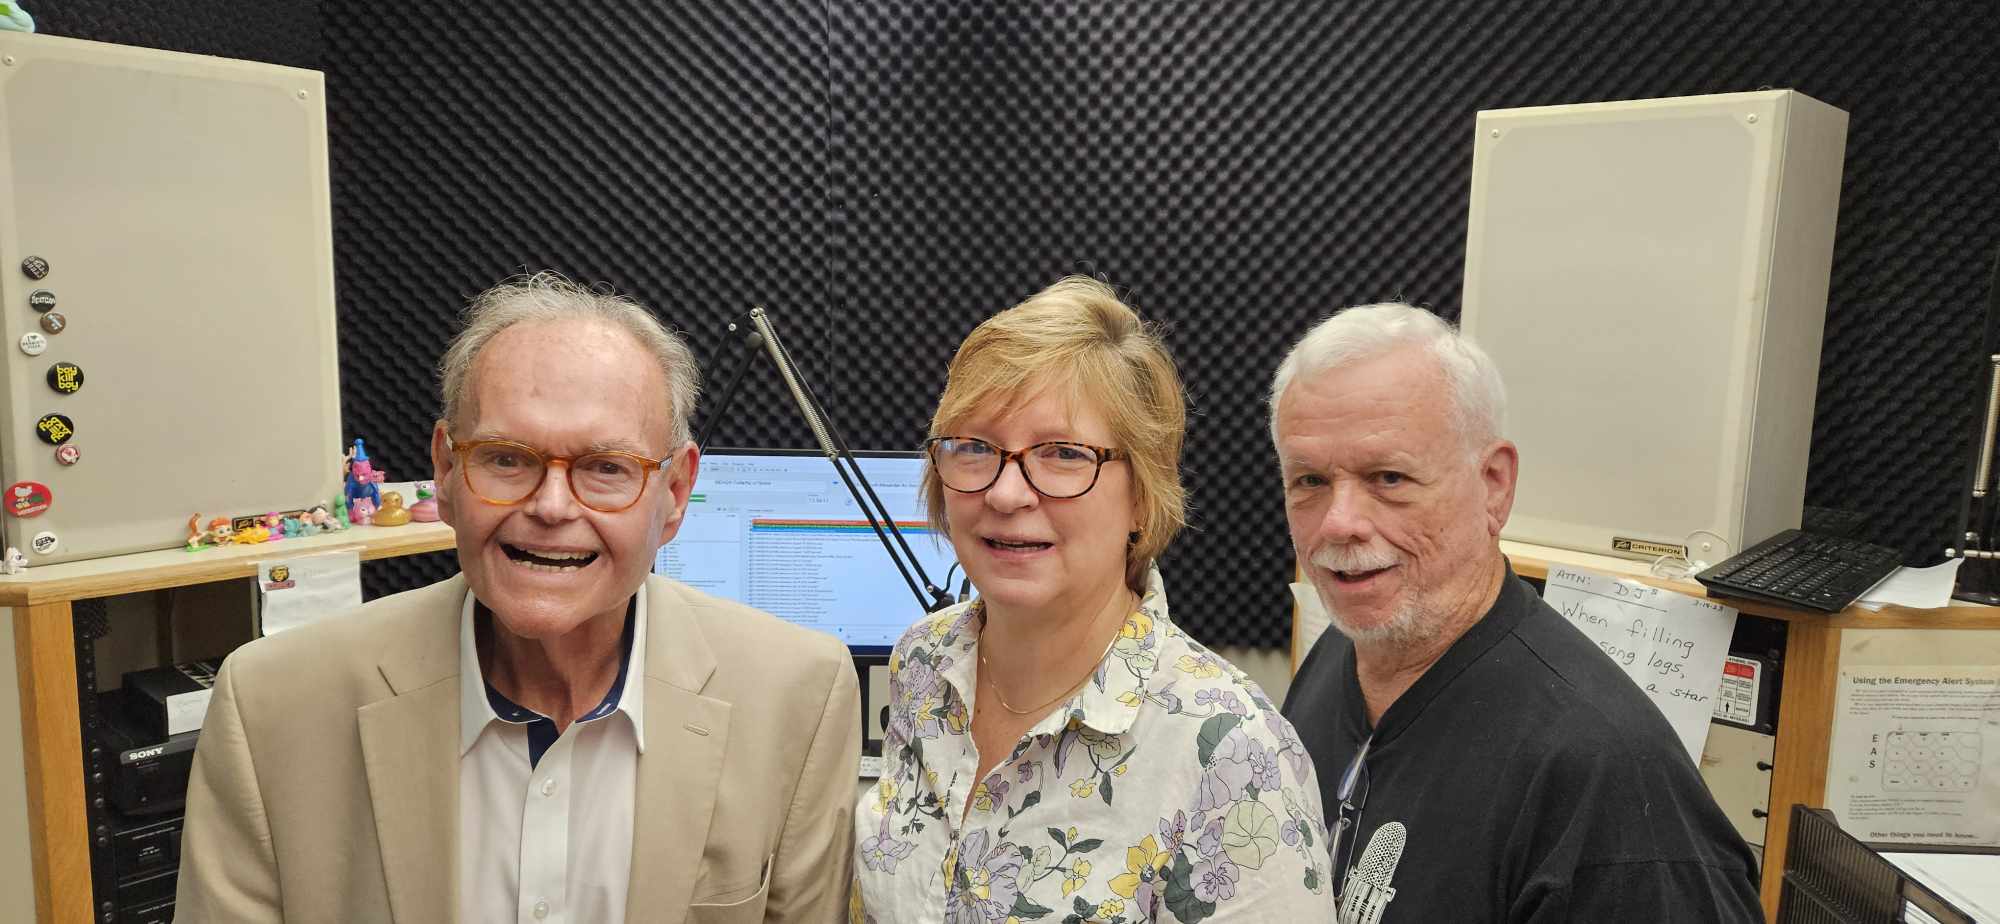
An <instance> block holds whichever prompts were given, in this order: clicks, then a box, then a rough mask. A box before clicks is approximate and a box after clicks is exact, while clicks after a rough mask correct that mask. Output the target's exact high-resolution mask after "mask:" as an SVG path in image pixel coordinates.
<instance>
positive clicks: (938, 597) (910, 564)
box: [697, 307, 952, 613]
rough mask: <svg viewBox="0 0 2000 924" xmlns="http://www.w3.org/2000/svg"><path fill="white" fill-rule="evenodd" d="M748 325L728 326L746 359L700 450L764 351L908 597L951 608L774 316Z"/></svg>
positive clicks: (758, 314) (931, 609)
mask: <svg viewBox="0 0 2000 924" xmlns="http://www.w3.org/2000/svg"><path fill="white" fill-rule="evenodd" d="M749 320H750V328H749V329H747V330H746V329H744V328H742V327H741V326H740V325H738V324H737V323H736V322H734V321H732V322H730V324H729V330H730V332H731V333H736V334H739V335H740V336H741V337H742V340H743V344H744V346H745V348H746V349H745V352H744V355H743V358H742V360H741V361H739V362H738V363H737V366H736V368H735V370H734V371H733V372H732V373H731V375H730V377H729V379H728V381H727V383H726V384H725V385H724V386H723V390H722V395H721V398H720V400H719V401H718V403H717V405H716V408H715V410H714V411H713V412H711V413H710V415H709V418H708V421H707V423H706V424H705V425H704V426H703V427H702V430H701V436H700V439H699V440H698V441H697V445H698V446H699V447H700V448H701V449H703V450H706V449H707V448H708V441H709V438H710V437H712V436H714V434H715V427H716V424H717V423H718V422H719V421H721V420H722V417H723V414H724V413H725V412H727V411H728V409H729V405H730V403H731V402H732V401H733V400H735V397H736V390H737V388H738V387H739V386H740V385H741V384H742V382H743V375H744V373H745V372H746V371H747V370H748V369H749V366H750V363H751V362H753V361H754V356H755V354H756V353H758V352H760V348H761V352H763V353H764V354H765V355H766V356H768V357H769V358H770V360H771V365H772V366H773V367H775V368H776V369H777V371H778V377H779V379H781V380H782V381H783V382H784V383H785V389H786V391H788V392H789V393H790V394H791V396H792V403H793V404H794V405H795V406H797V407H798V409H799V416H800V417H802V418H804V419H805V422H806V427H807V428H808V429H810V430H811V431H812V435H813V439H814V441H816V442H818V443H819V447H820V451H821V452H822V453H824V454H825V455H826V460H827V462H829V463H830V464H832V465H833V470H834V472H835V473H837V474H839V475H840V481H841V484H842V485H844V486H845V487H846V488H847V493H848V496H850V497H852V498H854V503H855V505H856V506H858V507H860V508H861V515H862V517H864V518H865V519H867V521H868V526H869V528H870V529H873V530H874V531H875V538H876V539H877V540H878V541H880V542H881V543H882V550H883V551H884V552H886V553H888V555H889V561H890V562H891V563H893V564H894V565H895V566H896V571H897V573H898V574H901V575H902V577H903V582H904V583H906V584H908V585H909V587H910V593H912V594H914V595H916V598H917V605H918V606H920V607H922V608H923V610H924V611H925V612H927V613H935V612H937V611H938V610H941V609H944V608H945V607H947V606H950V605H951V603H952V599H951V594H950V592H949V591H946V590H945V589H943V588H940V587H938V586H937V585H936V584H933V583H931V579H930V576H929V575H927V574H925V573H924V566H923V564H922V563H920V562H919V561H918V560H917V556H916V554H915V553H913V552H911V551H910V544H909V542H908V541H907V540H906V539H904V538H903V533H902V530H900V529H897V528H896V520H895V518H894V517H892V516H890V514H889V509H888V506H887V505H886V504H883V503H882V499H881V497H879V496H877V495H876V493H875V488H874V486H873V485H870V484H869V483H868V476H867V475H865V474H863V473H862V471H861V466H860V464H859V463H857V462H855V461H854V453H853V452H851V451H850V450H849V449H848V448H847V442H846V441H845V440H843V439H842V438H841V436H840V432H839V431H838V430H836V429H835V428H834V426H833V423H832V419H831V417H830V416H829V415H828V414H827V412H826V406H825V405H823V404H821V403H820V401H819V397H818V396H817V395H815V394H814V393H813V390H812V386H811V385H810V384H808V383H807V382H806V380H805V376H804V374H803V373H801V372H800V371H799V368H798V364H797V363H796V362H794V361H793V360H792V356H791V353H790V351H788V350H786V349H785V345H784V341H783V339H782V338H780V337H779V336H778V329H777V327H776V326H774V325H773V324H772V322H771V318H770V316H769V315H768V314H766V313H765V312H764V309H763V308H761V307H758V308H752V309H750V318H749Z"/></svg>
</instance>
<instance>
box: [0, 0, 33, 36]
mask: <svg viewBox="0 0 2000 924" xmlns="http://www.w3.org/2000/svg"><path fill="white" fill-rule="evenodd" d="M33 31H35V17H33V16H30V15H28V11H27V10H24V9H21V3H20V0H6V2H4V3H0V32H33Z"/></svg>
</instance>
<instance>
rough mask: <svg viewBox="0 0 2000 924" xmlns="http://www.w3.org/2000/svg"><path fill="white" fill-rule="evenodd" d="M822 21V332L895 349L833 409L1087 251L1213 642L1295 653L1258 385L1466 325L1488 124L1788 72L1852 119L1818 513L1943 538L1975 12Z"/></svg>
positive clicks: (966, 10) (1986, 65) (943, 350)
mask: <svg viewBox="0 0 2000 924" xmlns="http://www.w3.org/2000/svg"><path fill="white" fill-rule="evenodd" d="M833 27H834V37H833V41H832V42H831V45H832V49H833V55H834V62H835V75H834V76H835V80H836V83H835V90H834V92H833V93H832V97H833V100H834V119H835V123H834V131H833V138H834V147H835V150H836V152H837V154H836V157H835V164H836V169H835V171H834V174H833V176H834V178H835V184H834V188H833V191H832V202H833V203H834V209H835V214H836V215H837V216H838V218H837V220H836V223H835V225H834V229H833V230H834V232H835V234H836V235H837V237H838V238H839V247H840V248H841V251H842V252H843V253H844V254H845V255H846V257H847V265H848V267H850V269H849V270H848V271H845V272H839V273H836V274H835V278H834V285H835V287H836V288H835V301H834V311H835V313H836V314H837V315H839V316H841V317H844V318H848V319H851V322H850V323H851V324H852V325H853V329H856V330H859V331H863V332H865V333H866V336H867V337H868V339H869V342H886V343H888V344H890V345H891V348H890V349H889V350H887V351H886V352H887V353H888V354H889V355H893V356H909V357H916V358H918V359H919V361H918V362H916V363H912V364H910V365H909V366H908V367H907V374H906V375H904V376H881V377H879V379H863V378H860V377H859V376H858V375H857V376H856V377H854V378H851V379H848V380H846V381H844V382H843V384H844V385H848V386H849V388H847V389H844V390H843V393H849V392H852V391H856V390H859V389H861V388H862V387H864V385H865V384H866V383H867V382H870V381H880V382H881V385H880V386H878V387H879V389H880V391H879V394H880V395H881V397H880V398H875V399H873V406H877V407H882V408H883V409H884V411H885V413H884V417H885V418H887V420H888V421H890V422H896V421H897V418H898V417H899V416H902V415H906V414H908V413H910V412H911V409H918V408H925V409H927V408H928V406H929V402H930V401H931V400H932V396H933V395H934V394H935V392H936V389H937V388H938V386H939V385H940V383H941V374H940V373H941V368H942V361H943V359H944V357H946V356H948V355H949V352H950V350H951V348H952V347H953V345H954V344H955V343H956V342H957V340H958V338H959V337H961V336H962V335H963V334H964V333H965V331H966V330H968V329H969V328H970V327H971V326H972V325H973V324H974V323H976V322H977V321H978V320H979V319H980V318H982V317H984V316H986V315H987V314H988V313H990V312H992V311H994V310H996V309H999V308H1002V307H1005V306H1006V305H1008V304H1011V303H1012V302H1013V301H1015V300H1017V299H1018V298H1020V297H1021V296H1023V295H1025V294H1027V293H1028V292H1031V291H1033V290H1034V289H1035V288H1036V287H1038V286H1039V285H1041V284H1043V283H1045V282H1046V281H1048V280H1049V279H1050V278H1052V277H1053V276H1055V275H1057V274H1059V273H1061V272H1064V271H1066V270H1068V269H1070V268H1071V267H1072V266H1075V265H1078V264H1079V262H1081V263H1082V264H1083V265H1087V266H1091V267H1094V268H1095V269H1097V270H1098V271H1101V272H1103V273H1105V274H1106V275H1107V276H1108V277H1109V278H1110V279H1112V280H1113V281H1114V282H1117V283H1120V284H1123V285H1125V286H1129V287H1130V288H1131V289H1132V290H1133V292H1134V297H1135V301H1136V302H1137V303H1138V304H1139V305H1140V306H1141V307H1142V308H1143V309H1144V310H1145V311H1146V313H1147V314H1148V315H1150V316H1151V317H1153V318H1155V319H1158V320H1161V321H1164V322H1166V323H1167V324H1169V325H1170V326H1171V328H1172V330H1173V332H1174V333H1173V337H1172V343H1173V346H1174V349H1175V351H1176V353H1177V356H1178V358H1179V361H1180V365H1181V369H1182V372H1183V374H1184V376H1185V377H1186V380H1187V384H1188V389H1189V392H1190V395H1191V397H1192V399H1193V404H1194V407H1195V409H1196V416H1195V417H1194V419H1193V420H1192V421H1191V422H1190V425H1189V430H1188V448H1187V464H1186V469H1185V474H1186V480H1187V482H1188V484H1189V485H1190V487H1191V489H1192V497H1193V501H1194V504H1195V507H1196V511H1195V520H1194V522H1195V525H1196V529H1195V530H1194V531H1192V532H1191V533H1190V534H1188V535H1187V536H1186V537H1185V538H1183V539H1182V540H1181V541H1180V542H1179V543H1178V544H1177V546H1176V547H1175V549H1174V550H1173V552H1172V553H1171V555H1170V557H1169V560H1168V562H1167V568H1166V573H1167V575H1168V580H1169V587H1170V593H1171V594H1172V595H1173V597H1174V598H1175V600H1176V602H1177V604H1179V605H1178V606H1176V609H1175V611H1176V613H1177V615H1178V617H1179V618H1180V619H1181V620H1182V621H1183V622H1184V624H1186V625H1188V626H1189V627H1190V628H1191V629H1192V630H1193V631H1194V632H1195V634H1196V635H1198V636H1200V637H1202V638H1204V639H1207V640H1210V641H1212V642H1224V643H1237V644H1255V645H1278V644H1283V643H1284V641H1285V638H1286V633H1287V630H1288V628H1289V602H1288V599H1287V597H1286V595H1285V593H1284V591H1283V584H1284V583H1285V582H1286V581H1287V580H1288V579H1289V577H1290V572H1291V556H1290V548H1289V545H1288V543H1287V540H1286V538H1285V532H1284V514H1283V508H1282V504H1281V502H1280V495H1279V491H1278V482H1277V477H1276V466H1275V459H1274V457H1273V455H1272V453H1271V451H1270V449H1269V438H1268V431H1267V429H1266V428H1267V426H1268V417H1267V416H1266V411H1265V408H1264V405H1263V389H1264V387H1265V385H1266V381H1267V376H1268V375H1269V372H1270V370H1271V369H1272V368H1273V367H1274V366H1275V364H1276V363H1277V361H1278V359H1279V358H1280V357H1281V356H1282V354H1283V352H1284V350H1285V349H1286V348H1287V347H1288V345H1289V343H1290V341H1291V340H1292V339H1293V338H1295V337H1297V336H1298V334H1299V333H1301V332H1302V331H1303V330H1304V329H1305V328H1306V327H1307V326H1308V325H1309V324H1310V323H1311V322H1312V321H1313V320H1315V319H1316V318H1318V317H1320V316H1321V315H1323V314H1324V313H1325V312H1327V311H1328V310H1330V309H1333V308H1337V307H1339V306H1342V305H1348V304H1355V303H1360V302H1367V301H1375V300H1380V299H1383V298H1388V297H1398V296H1400V297H1404V298H1408V299H1410V300H1414V301H1418V302H1420V303H1425V304H1427V305H1430V306H1434V307H1435V308H1436V310H1438V311H1439V312H1440V313H1441V314H1443V315H1445V316H1446V317H1450V318H1456V316H1457V313H1458V305H1459V300H1460V295H1461V290H1462V278H1463V264H1464V252H1465V227H1466V209H1467V204H1468V191H1469V187H1470V169H1471V150H1472V145H1471V131H1472V127H1473V119H1474V115H1475V113H1476V112H1477V111H1478V110H1481V109H1488V108H1501V107H1514V106H1530V105H1545V104H1554V103H1568V102H1591V101H1598V100H1610V99H1627V98H1642V97H1660V96H1678V95H1688V94H1701V93H1719V92H1729V91H1738V90H1751V89H1757V88H1760V87H1766V86H1779V87H1795V88H1798V89H1800V90H1803V91H1805V92H1807V93H1809V94H1811V95H1813V96H1816V97H1818V98H1820V99H1822V100H1825V101H1827V102H1829V103H1832V104H1834V105H1836V106H1840V107H1841V108H1843V109H1846V110H1847V111H1848V112H1849V113H1850V114H1851V115H1852V117H1853V119H1852V126H1851V134H1850V143H1849V147H1848V160H1847V169H1846V183H1845V188H1844V195H1843V203H1842V211H1841V220H1840V226H1839V234H1838V244H1837V251H1836V254H1835V257H1834V278H1833V282H1832V293H1831V296H1830V301H1831V303H1830V305H1829V310H1828V318H1827V332H1826V347H1825V355H1826V361H1825V363H1824V367H1823V373H1822V378H1821V388H1820V396H1819V405H1818V406H1819V413H1818V418H1817V419H1818V427H1817V432H1816V434H1815V441H1814V449H1813V455H1812V466H1811V471H1810V473H1809V478H1810V488H1809V498H1808V499H1809V502H1810V503H1813V504H1817V505H1822V506H1829V507H1842V508H1852V509H1858V510H1859V511H1861V512H1863V513H1864V514H1865V515H1866V516H1867V517H1868V519H1869V526H1868V528H1867V532H1868V534H1869V535H1871V536H1873V537H1874V538H1876V539H1878V540H1883V541H1888V542H1891V543H1894V544H1898V545H1901V546H1903V547H1904V548H1905V549H1907V550H1909V551H1910V552H1911V553H1912V554H1915V555H1921V554H1925V553H1929V554H1931V555H1935V554H1936V551H1937V549H1938V548H1940V547H1941V539H1942V537H1943V533H1944V529H1945V527H1946V525H1947V523H1948V521H1949V514H1950V512H1951V511H1952V510H1953V509H1954V505H1955V500H1954V496H1953V492H1954V490H1955V484H1954V481H1955V479H1956V478H1957V475H1958V472H1959V471H1960V463H1959V455H1960V454H1961V453H1962V452H1963V445H1964V443H1963V440H1964V437H1963V435H1962V434H1963V433H1964V431H1965V430H1966V429H1967V428H1968V427H1970V426H1971V416H1970V410H1971V408H1970V405H1971V403H1972V400H1971V397H1972V394H1973V390H1974V387H1975V385H1976V382H1975V379H1974V373H1975V372H1976V369H1975V368H1974V366H1975V365H1976V362H1975V361H1976V360H1977V359H1978V358H1979V357H1978V356H1976V355H1975V354H1976V353H1977V349H1978V348H1977V347H1976V346H1975V345H1973V339H1974V338H1973V337H1972V336H1971V335H1972V333H1973V332H1974V331H1975V330H1976V329H1977V328H1978V322H1979V319H1980V313H1979V311H1978V309H1977V307H1976V306H1977V304H1978V302H1979V297H1980V295H1981V294H1982V293H1981V289H1982V286H1983V285H1984V282H1983V276H1984V273H1983V269H1982V268H1983V266H1984V264H1985V262H1986V261H1988V260H1990V259H1991V257H1990V255H1991V253H1992V249H1993V247H1994V244H1995V242H1996V241H2000V217H1996V206H2000V197H1996V192H1995V186H1996V184H1995V180H1996V173H2000V171H1996V169H1995V159H1994V151H1995V133H1994V129H1993V119H1992V116H1993V114H1994V112H1995V109H1996V104H1995V99H1994V97H1993V93H1992V88H1993V87H1994V86H1995V85H1996V84H1995V78H1996V77H2000V73H1996V67H1995V64H1994V61H1995V58H1994V57H1993V54H1992V48H1993V47H1994V44H1995V39H1996V38H2000V30H1996V28H1995V15H1994V13H1993V12H1992V8H1991V7H1990V6H1989V5H1985V4H1973V3H1961V4H1919V5H1906V6H1893V7H1892V6H1889V5H1880V6H1864V5H1849V6H1843V7H1842V8H1840V9H1839V10H1838V11H1837V12H1833V13H1831V14H1829V12H1828V11H1826V10H1824V9H1821V8H1814V9H1801V8H1782V7H1778V6H1776V5H1762V4H1746V5H1740V6H1738V7H1735V8H1732V9H1727V10H1725V9H1720V8H1717V7H1714V6H1711V5H1700V6H1689V7H1682V6H1680V5H1669V4H1655V5H1646V6H1639V5H1618V6H1616V7H1615V8H1607V7H1600V6H1596V5H1580V4H1542V5H1534V6H1529V5H1524V4H1502V5H1492V6H1488V7H1466V6H1463V5H1460V4H1449V3H1440V2H1421V3H1362V4H1337V5H1336V4H1326V5H1292V4H1282V5H1279V4H1231V5H1219V4H1202V3H1172V4H1162V3H1143V2H1131V3H1093V4H1081V3H1044V4H1036V5H1034V7H1033V8H1032V9H1031V10H1030V9H1023V8H1022V7H1021V6H1019V5H1016V4H983V3H953V4H935V3H916V2H911V3H842V4H837V5H835V6H834V7H833ZM857 372H858V370H857ZM852 404H853V406H857V407H858V406H860V403H859V402H852ZM881 435H882V436H883V437H884V438H889V437H892V436H896V435H900V431H893V430H891V431H884V432H882V433H881ZM1525 464H1529V465H1533V464H1536V462H1535V460H1533V459H1530V460H1527V462H1526V463H1525Z"/></svg>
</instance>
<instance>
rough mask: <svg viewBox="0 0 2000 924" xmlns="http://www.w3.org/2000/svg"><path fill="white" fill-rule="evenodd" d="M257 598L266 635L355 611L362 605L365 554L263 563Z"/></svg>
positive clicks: (344, 553)
mask: <svg viewBox="0 0 2000 924" xmlns="http://www.w3.org/2000/svg"><path fill="white" fill-rule="evenodd" d="M257 596H258V600H259V601H260V605H259V608H258V611H259V613H260V614H261V617H262V622H263V626H264V634H265V635H276V634H278V633H280V632H283V631H285V630H286V629H296V628H298V627H299V626H302V625H305V624H306V623H309V622H312V621H313V620H315V619H323V618H325V617H328V616H333V615H336V614H339V613H344V612H346V611H348V610H351V609H354V608H355V607H357V606H360V605H361V552H360V550H358V549H347V550H345V551H340V552H324V553H321V554H318V555H301V556H299V557H297V558H281V559H275V560H272V561H260V562H258V563H257Z"/></svg>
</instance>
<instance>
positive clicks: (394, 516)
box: [374, 491, 410, 526]
mask: <svg viewBox="0 0 2000 924" xmlns="http://www.w3.org/2000/svg"><path fill="white" fill-rule="evenodd" d="M374 520H375V525H376V526H401V525H403V524H405V523H408V522H410V508H408V507H405V506H403V495H402V492H400V491H384V492H382V509H380V510H377V511H375V517H374Z"/></svg>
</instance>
